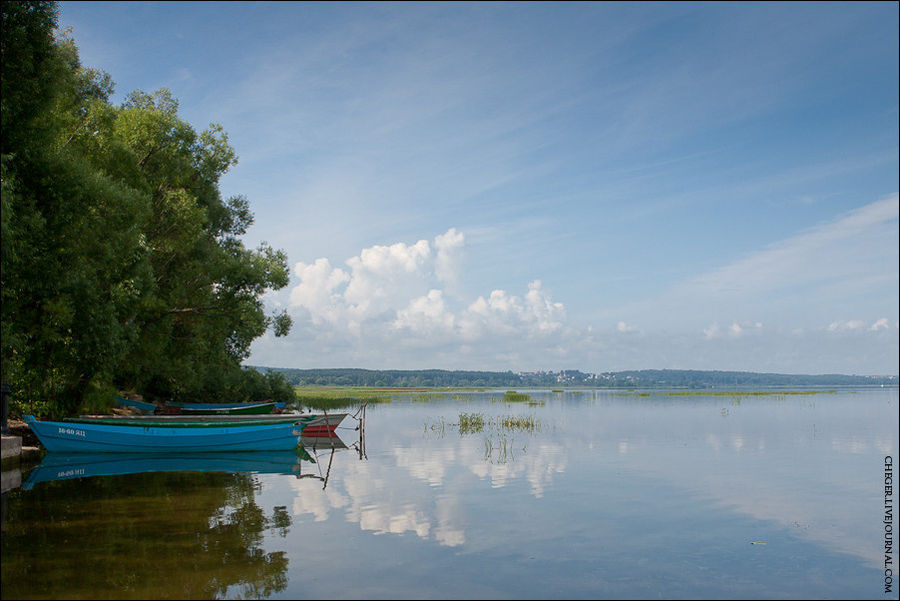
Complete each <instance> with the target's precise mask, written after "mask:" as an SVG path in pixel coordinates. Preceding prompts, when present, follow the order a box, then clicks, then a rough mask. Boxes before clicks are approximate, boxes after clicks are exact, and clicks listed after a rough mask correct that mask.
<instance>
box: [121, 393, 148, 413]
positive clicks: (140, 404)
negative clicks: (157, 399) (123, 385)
mask: <svg viewBox="0 0 900 601" xmlns="http://www.w3.org/2000/svg"><path fill="white" fill-rule="evenodd" d="M116 403H117V404H119V405H121V406H123V407H134V408H135V409H137V410H139V411H140V412H141V413H143V414H144V415H153V414H154V413H155V412H156V405H154V404H153V403H145V402H144V401H132V400H131V399H123V398H122V397H120V396H117V397H116Z"/></svg>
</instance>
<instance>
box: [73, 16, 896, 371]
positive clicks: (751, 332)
mask: <svg viewBox="0 0 900 601" xmlns="http://www.w3.org/2000/svg"><path fill="white" fill-rule="evenodd" d="M60 9H61V10H60V25H61V27H63V28H66V27H71V28H72V34H73V37H74V39H75V41H76V43H77V44H78V46H79V48H80V52H81V58H82V62H83V64H85V65H86V66H90V67H94V68H99V69H103V70H105V71H107V72H109V73H110V75H111V76H112V78H113V79H114V80H115V82H116V90H117V99H121V98H122V97H123V96H124V95H125V94H127V93H128V92H130V91H132V90H135V89H143V90H146V91H152V90H155V89H158V88H161V87H167V88H169V89H170V90H171V91H172V92H173V94H174V95H175V97H176V98H178V99H179V101H180V103H181V104H180V113H181V116H182V117H183V118H185V119H186V120H188V121H189V122H190V123H192V124H193V125H194V126H195V127H197V128H198V129H202V128H204V127H206V126H207V125H208V124H209V123H211V122H215V123H221V124H222V125H223V127H224V128H225V130H226V131H227V132H228V134H229V139H230V141H231V143H232V144H233V145H234V147H235V149H236V151H237V153H238V156H239V158H240V162H239V164H238V165H237V166H236V167H235V168H233V169H232V171H231V172H229V173H228V174H227V175H226V176H225V178H224V179H223V181H222V190H223V193H224V194H225V195H229V196H230V195H234V194H243V195H245V196H247V198H248V199H249V200H250V203H251V207H252V209H253V211H254V213H255V216H256V221H255V224H254V226H253V227H252V228H251V230H250V231H249V232H248V235H247V236H246V238H245V241H246V243H247V244H248V245H249V246H256V245H257V244H259V243H260V242H262V241H266V242H268V243H270V244H271V245H273V246H275V247H276V248H281V249H283V250H284V251H285V252H286V253H287V255H288V258H289V262H290V265H291V268H292V276H291V284H290V286H289V287H288V288H286V289H284V290H281V291H278V292H274V293H270V294H269V295H267V297H266V302H267V303H268V305H269V306H270V307H272V308H276V307H280V308H285V309H287V310H288V311H289V312H290V313H291V315H292V316H293V317H294V328H293V331H292V333H291V334H290V335H289V336H288V337H286V338H277V339H276V338H274V337H272V336H270V335H267V336H265V337H263V338H261V339H259V340H258V341H257V342H256V343H254V346H253V354H252V356H251V357H250V359H249V360H248V363H250V364H254V365H269V366H281V367H365V368H393V369H417V368H444V369H486V370H506V369H512V370H526V371H530V370H539V369H554V370H555V369H581V370H584V371H591V372H599V371H609V370H620V369H642V368H657V369H661V368H671V369H723V370H742V371H769V372H779V373H857V374H886V373H890V374H896V373H897V367H898V360H900V358H898V355H900V352H898V349H900V342H898V341H900V338H898V317H900V315H898V314H900V309H898V306H900V300H898V272H900V260H898V254H900V253H898V245H900V241H898V187H900V186H898V144H900V137H898V71H900V67H898V33H897V32H898V5H897V3H896V2H888V3H846V4H844V3H797V4H790V3H775V4H757V3H750V4H738V3H723V4H713V3H699V4H693V3H685V4H681V3H669V2H667V3H661V4H653V3H622V4H617V3H609V4H607V3H602V4H601V3H597V4H593V3H573V4H565V3H498V2H490V3H484V4H479V3H462V4H453V3H436V4H428V3H397V4H389V3H375V4H365V3H346V4H344V3H309V4H307V3H290V2H277V3H265V2H263V3H241V2H224V3H218V2H199V3H191V2H175V3H167V2H152V3H140V2H128V3H116V2H97V3H95V2H62V3H61V4H60Z"/></svg>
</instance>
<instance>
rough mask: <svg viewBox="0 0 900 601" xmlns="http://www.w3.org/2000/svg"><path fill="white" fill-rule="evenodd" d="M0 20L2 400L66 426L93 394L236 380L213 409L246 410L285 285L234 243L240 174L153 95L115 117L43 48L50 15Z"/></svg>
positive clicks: (13, 14) (245, 219)
mask: <svg viewBox="0 0 900 601" xmlns="http://www.w3.org/2000/svg"><path fill="white" fill-rule="evenodd" d="M2 10H3V32H4V35H3V41H2V51H3V71H2V73H3V130H2V149H3V155H2V217H3V220H2V228H3V230H2V235H3V238H2V274H3V286H2V289H3V298H2V300H3V306H2V338H3V342H2V353H3V377H4V379H8V380H10V381H11V382H12V383H13V384H14V388H15V389H16V390H17V395H16V397H15V398H16V399H17V400H18V401H20V402H22V401H24V402H25V403H26V404H28V405H29V409H30V410H31V411H33V412H36V413H38V414H41V413H57V414H66V413H70V412H73V411H75V410H76V409H77V407H78V405H79V404H80V402H81V400H82V399H83V398H84V396H85V393H86V391H87V390H88V388H89V387H90V386H91V385H92V384H95V385H99V384H102V383H106V382H114V383H116V384H118V385H120V386H124V387H130V388H135V389H139V390H142V391H145V392H148V393H150V394H151V395H153V394H155V395H159V396H165V397H168V398H182V397H186V396H196V395H198V394H201V393H202V392H204V390H206V389H208V388H209V382H210V381H211V380H210V377H208V374H210V373H214V374H215V375H216V376H217V377H218V376H222V377H220V378H219V383H220V384H221V383H222V382H224V381H225V380H227V379H228V378H224V376H229V377H231V378H232V379H233V382H234V386H235V387H234V388H233V389H232V390H231V391H229V390H228V389H225V388H223V387H222V386H221V385H220V386H218V388H217V390H219V391H220V393H221V395H222V396H220V397H219V398H228V397H229V395H230V394H233V395H236V396H242V395H245V391H246V390H247V389H248V388H247V386H248V385H249V384H248V383H249V382H250V381H251V379H252V378H254V377H253V376H247V375H244V372H243V371H242V370H241V366H240V364H241V361H243V359H245V358H246V357H247V356H248V354H249V348H250V344H251V342H252V341H253V340H254V339H255V338H256V337H258V336H260V335H262V334H263V333H264V332H265V331H266V330H267V329H268V328H270V327H271V328H272V329H273V330H274V332H275V334H276V336H281V335H284V334H286V333H287V332H288V331H289V330H290V326H291V323H290V318H289V317H288V316H287V315H286V314H285V313H280V314H273V315H267V314H266V313H265V311H264V307H263V304H262V301H261V295H262V294H263V293H264V292H265V291H266V290H269V289H279V288H282V287H284V286H285V285H287V283H288V269H287V258H286V256H285V255H284V253H283V252H282V251H279V250H275V249H273V248H271V247H269V246H268V245H266V244H263V245H261V246H260V247H259V248H257V249H254V250H251V249H247V248H245V247H244V245H243V243H242V242H241V240H240V237H241V236H242V235H243V234H244V233H246V230H247V228H248V227H249V226H250V224H252V222H253V215H252V213H251V212H250V207H249V203H248V201H247V199H246V198H244V197H242V196H237V197H232V198H228V199H223V198H222V197H221V194H220V191H219V179H220V178H221V177H222V175H223V174H224V173H226V172H227V170H228V169H229V168H231V167H232V166H234V165H235V164H236V163H237V156H236V154H235V151H234V149H233V148H232V147H231V146H230V144H229V143H228V137H227V135H226V134H225V132H224V130H223V129H222V127H221V126H219V125H216V124H212V125H210V127H209V128H207V129H206V130H204V131H202V132H200V133H197V131H196V130H195V129H194V128H193V127H192V126H191V125H190V124H188V123H187V122H185V121H183V120H182V119H181V118H179V116H178V102H177V100H175V99H174V98H173V97H172V95H171V93H170V92H169V91H168V90H165V89H163V90H158V91H156V92H154V93H152V94H151V93H146V92H142V91H136V92H133V93H132V94H130V95H129V96H128V97H127V99H126V101H125V102H124V103H123V104H122V105H121V106H114V105H113V104H111V102H110V97H111V95H112V92H113V83H112V80H111V78H110V77H109V75H108V74H105V73H102V72H100V71H96V70H93V69H86V68H84V67H82V65H81V64H80V61H79V58H78V50H77V47H76V46H75V43H74V41H72V40H71V39H70V38H69V37H67V36H66V35H61V36H60V37H59V38H54V37H53V28H54V27H55V25H56V8H55V4H53V3H48V2H5V3H3V5H2ZM223 378H224V379H223ZM213 379H214V378H213ZM263 388H266V390H268V387H266V386H262V387H256V388H254V389H252V390H253V394H256V393H257V392H259V391H260V390H262V389H263ZM242 391H243V392H242Z"/></svg>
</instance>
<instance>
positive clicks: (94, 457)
mask: <svg viewBox="0 0 900 601" xmlns="http://www.w3.org/2000/svg"><path fill="white" fill-rule="evenodd" d="M143 472H227V473H232V474H236V473H243V474H247V473H250V474H287V475H296V474H299V473H300V457H299V456H298V454H297V452H296V451H276V452H270V453H184V454H172V453H169V454H166V453H149V454H131V453H129V454H127V455H116V454H114V453H53V452H50V453H47V454H46V455H45V456H44V459H43V460H42V461H41V463H40V465H38V466H37V467H35V468H34V469H33V470H32V471H31V473H30V474H29V475H28V480H26V481H25V483H24V484H22V488H24V489H25V490H31V488H33V487H34V485H35V484H38V483H39V482H51V481H54V480H72V479H76V478H92V477H96V476H120V475H124V474H138V473H143Z"/></svg>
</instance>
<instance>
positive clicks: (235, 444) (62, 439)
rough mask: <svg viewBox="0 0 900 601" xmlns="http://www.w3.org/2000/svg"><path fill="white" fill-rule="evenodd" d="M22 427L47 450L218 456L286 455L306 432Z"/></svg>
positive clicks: (182, 423) (255, 424) (217, 423)
mask: <svg viewBox="0 0 900 601" xmlns="http://www.w3.org/2000/svg"><path fill="white" fill-rule="evenodd" d="M25 422H26V423H27V424H28V426H29V427H30V428H31V431H32V432H34V434H35V436H37V437H38V440H40V441H41V444H43V445H44V447H46V448H47V450H48V451H62V452H80V453H171V452H177V453H197V452H219V451H287V450H290V449H295V448H296V447H297V444H298V442H299V440H300V436H301V434H302V432H303V429H304V427H305V425H306V424H305V423H304V421H302V419H301V416H299V415H298V416H297V419H296V420H292V421H281V420H279V421H277V422H275V421H268V420H256V419H243V420H228V421H223V420H209V419H207V420H204V419H196V420H183V419H182V420H170V421H160V420H154V421H153V422H144V423H141V422H138V421H135V420H133V419H132V420H128V421H127V422H126V421H123V422H121V423H109V422H104V423H92V422H90V421H88V420H83V421H65V422H53V421H38V420H37V419H35V418H34V416H32V415H26V416H25Z"/></svg>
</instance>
